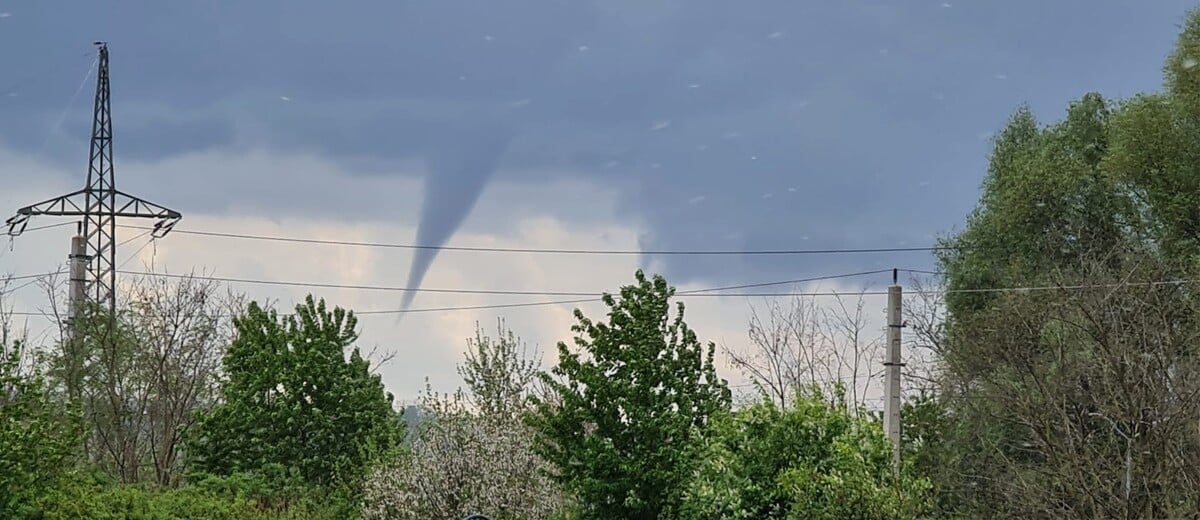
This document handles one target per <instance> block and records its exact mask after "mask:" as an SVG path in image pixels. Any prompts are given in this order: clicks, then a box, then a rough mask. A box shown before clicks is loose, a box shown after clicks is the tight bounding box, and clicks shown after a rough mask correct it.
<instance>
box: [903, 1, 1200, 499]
mask: <svg viewBox="0 0 1200 520" xmlns="http://www.w3.org/2000/svg"><path fill="white" fill-rule="evenodd" d="M1197 49H1200V14H1198V13H1192V14H1191V15H1190V16H1189V18H1188V22H1187V23H1186V24H1185V29H1184V32H1183V34H1182V35H1181V36H1180V38H1179V44H1178V46H1177V49H1176V51H1175V53H1174V54H1173V55H1172V56H1171V57H1170V58H1169V59H1168V62H1167V67H1166V73H1167V74H1166V76H1167V78H1166V79H1167V90H1166V92H1164V93H1162V94H1153V95H1144V96H1139V97H1136V98H1134V99H1132V100H1130V101H1128V102H1125V103H1123V104H1121V105H1119V106H1116V107H1114V106H1113V105H1112V104H1110V103H1108V102H1107V101H1105V100H1103V99H1102V98H1101V97H1100V96H1098V95H1095V94H1089V95H1087V96H1084V97H1083V98H1082V99H1080V100H1079V101H1078V102H1076V103H1073V104H1072V105H1071V106H1070V107H1069V109H1068V111H1067V116H1066V118H1065V119H1064V120H1063V121H1061V122H1059V123H1056V124H1054V125H1050V126H1044V127H1043V126H1040V125H1038V124H1037V123H1036V121H1034V119H1033V117H1032V114H1030V113H1029V111H1028V110H1027V109H1022V110H1021V111H1019V112H1018V113H1017V115H1016V116H1014V118H1013V120H1012V121H1011V122H1010V124H1009V125H1008V127H1007V128H1006V129H1005V131H1004V132H1002V133H1001V134H1000V136H999V137H998V139H997V141H996V147H995V150H994V152H993V155H992V157H991V163H990V167H989V171H988V176H987V179H986V180H985V182H984V186H983V194H982V196H981V199H980V202H979V206H978V208H977V209H976V210H975V212H974V213H973V214H972V215H971V217H970V218H969V219H968V222H967V226H966V228H965V229H964V230H963V232H962V233H960V234H958V235H957V236H955V237H953V238H951V239H950V240H948V243H947V245H949V246H951V247H950V248H949V249H947V250H945V251H944V252H943V253H942V255H941V258H940V262H941V264H942V267H943V269H944V271H945V272H946V284H947V288H948V289H950V292H949V293H948V294H947V298H946V304H947V319H948V321H947V326H946V328H945V329H944V332H945V336H944V343H943V344H942V353H943V355H944V358H943V361H944V366H943V370H942V373H943V380H942V381H941V383H942V385H941V388H940V390H941V395H940V396H939V402H940V404H942V405H944V406H945V407H946V409H945V410H944V412H945V413H944V415H941V418H942V419H948V420H950V421H952V424H950V425H945V424H943V426H942V427H939V428H938V429H936V430H935V431H936V432H937V433H938V434H939V435H940V436H941V438H942V439H943V441H942V442H943V447H944V448H945V449H944V451H940V452H938V453H937V456H936V457H935V456H930V457H929V458H926V459H925V462H926V463H927V464H940V465H943V466H944V467H943V468H941V469H939V470H937V471H934V472H932V473H931V475H933V476H934V478H937V479H938V485H939V487H941V488H943V489H951V490H954V495H956V498H957V500H942V501H941V503H942V506H943V508H944V511H943V512H944V513H945V514H946V516H953V515H961V516H965V517H978V516H989V517H1002V518H1010V517H1019V518H1028V517H1064V516H1071V517H1087V518H1092V517H1105V518H1142V517H1153V518H1163V517H1180V516H1186V515H1190V514H1193V513H1194V511H1195V509H1196V507H1197V504H1198V502H1197V496H1196V494H1195V486H1194V484H1193V483H1194V482H1195V481H1196V480H1197V478H1200V475H1198V474H1197V472H1196V469H1195V468H1196V467H1198V466H1200V460H1196V459H1195V457H1194V455H1193V454H1195V453H1197V447H1198V446H1197V442H1198V441H1197V440H1196V437H1195V432H1194V429H1195V424H1196V422H1197V421H1200V404H1198V403H1197V401H1196V399H1195V396H1196V395H1198V394H1200V387H1198V386H1197V384H1196V383H1195V382H1194V381H1195V379H1196V378H1195V376H1194V375H1191V374H1195V373H1196V372H1197V371H1200V365H1198V364H1197V362H1196V361H1195V360H1196V356H1195V354H1196V351H1195V348H1194V346H1192V343H1193V338H1194V337H1195V335H1196V334H1198V332H1197V331H1198V330H1200V326H1198V323H1197V320H1196V318H1195V317H1196V315H1197V312H1198V311H1200V308H1198V307H1197V303H1200V302H1198V301H1197V300H1196V299H1195V293H1194V291H1192V290H1191V289H1190V288H1189V287H1187V286H1186V285H1182V284H1171V283H1163V282H1164V281H1170V280H1179V279H1190V278H1194V277H1195V273H1196V270H1197V265H1198V264H1197V259H1200V255H1198V253H1200V240H1198V239H1200V213H1197V211H1198V210H1197V208H1198V207H1200V182H1198V181H1197V180H1196V179H1197V176H1196V174H1195V172H1196V171H1197V170H1198V168H1200V163H1198V162H1197V158H1198V157H1200V154H1198V153H1197V152H1200V150H1197V148H1196V146H1197V144H1196V143H1197V140H1196V137H1200V133H1198V131H1197V129H1198V128H1200V124H1198V123H1200V110H1198V109H1200V89H1198V88H1197V85H1200V68H1197V63H1200V62H1198V61H1197V60H1198V59H1200V54H1197ZM1019 286H1043V287H1058V289H1055V290H1043V291H1036V292H1033V291H1031V292H1013V291H994V292H979V291H974V290H973V289H987V288H1001V287H1019ZM962 289H972V290H965V291H964V290H962ZM931 438H933V436H931ZM928 453H934V452H928ZM939 475H940V476H939ZM943 498H945V495H943ZM951 502H956V503H951Z"/></svg>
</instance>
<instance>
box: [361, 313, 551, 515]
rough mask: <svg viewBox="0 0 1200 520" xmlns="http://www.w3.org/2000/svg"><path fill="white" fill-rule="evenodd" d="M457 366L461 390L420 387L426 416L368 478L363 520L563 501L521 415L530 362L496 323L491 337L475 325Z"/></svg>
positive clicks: (541, 508)
mask: <svg viewBox="0 0 1200 520" xmlns="http://www.w3.org/2000/svg"><path fill="white" fill-rule="evenodd" d="M468 344H469V347H470V349H469V351H468V353H467V356H466V360H465V363H464V364H463V365H461V366H460V367H459V372H460V373H461V374H462V376H463V380H464V381H466V383H467V388H468V391H467V392H462V391H459V392H456V393H455V394H453V395H449V396H445V395H443V396H438V395H436V394H434V393H433V392H432V390H429V389H427V390H426V394H425V397H424V398H423V399H422V406H421V407H422V409H423V410H424V411H425V412H426V413H428V414H429V417H428V418H423V419H422V422H421V423H420V424H419V425H418V426H417V428H416V431H415V432H414V433H413V436H412V438H411V443H410V446H409V449H408V450H407V451H406V452H404V453H401V454H400V455H398V456H397V457H396V458H395V459H394V460H392V461H390V462H389V463H388V464H386V465H384V466H382V467H380V468H378V469H377V470H376V471H375V472H374V473H373V474H372V475H371V477H370V479H369V480H368V482H367V485H366V489H365V494H364V498H363V517H364V518H367V519H375V518H380V519H383V518H387V519H414V520H415V519H422V520H423V519H428V518H463V517H465V516H467V515H469V514H472V513H481V514H485V515H487V516H488V517H489V518H493V519H503V518H520V519H536V518H548V517H551V516H552V515H554V514H555V513H557V512H558V511H559V510H560V509H562V507H563V506H564V502H565V501H564V498H563V494H562V493H561V491H560V490H559V489H558V487H557V485H556V484H555V483H554V482H552V481H551V479H550V477H549V476H548V474H547V473H546V470H547V469H548V466H547V465H546V462H545V461H544V460H543V459H542V458H541V457H539V456H538V455H537V454H536V453H535V452H534V450H533V433H532V431H531V430H530V429H529V427H528V426H526V425H525V424H524V423H523V421H522V418H521V415H522V412H523V410H524V409H525V402H526V400H525V395H527V393H528V391H529V385H531V383H532V382H533V378H532V374H535V373H536V368H537V361H536V360H534V359H531V358H530V356H528V354H527V353H526V351H525V350H524V349H521V350H520V351H518V350H517V346H518V345H520V341H519V339H518V338H516V337H515V336H514V335H513V334H512V332H511V331H506V330H505V329H504V325H503V323H501V325H500V334H499V336H498V337H497V338H496V339H492V338H489V337H487V336H485V335H483V334H482V332H481V331H478V330H477V333H476V338H475V340H474V341H470V342H468Z"/></svg>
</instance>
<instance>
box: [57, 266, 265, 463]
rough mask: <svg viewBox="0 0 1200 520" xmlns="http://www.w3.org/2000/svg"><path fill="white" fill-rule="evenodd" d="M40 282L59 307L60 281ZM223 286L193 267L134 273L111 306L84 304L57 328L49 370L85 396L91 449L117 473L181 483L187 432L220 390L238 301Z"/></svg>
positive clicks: (80, 399)
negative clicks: (178, 273) (163, 273)
mask: <svg viewBox="0 0 1200 520" xmlns="http://www.w3.org/2000/svg"><path fill="white" fill-rule="evenodd" d="M46 286H47V293H48V295H49V296H50V298H51V306H50V309H51V310H50V314H51V315H52V316H62V312H60V309H61V306H60V305H58V301H59V300H58V299H57V298H55V296H56V295H57V292H58V291H56V290H54V286H53V285H51V284H47V285H46ZM219 289H220V288H219V287H218V285H217V284H216V283H215V282H212V281H210V280H204V279H200V278H195V277H192V276H186V277H182V278H167V277H144V278H139V279H136V280H135V281H134V282H132V283H130V284H127V285H126V286H125V287H124V290H123V291H122V292H121V293H120V294H119V295H118V296H119V298H120V312H119V314H118V315H117V316H111V315H109V314H108V312H107V310H106V309H97V308H95V307H89V308H88V311H87V312H86V313H85V315H84V316H82V317H81V318H80V319H79V320H78V322H77V323H74V324H73V325H72V330H71V332H70V334H68V333H67V331H65V330H64V331H63V332H62V333H61V334H62V336H61V337H62V339H61V340H60V342H59V348H58V351H57V352H56V359H55V365H56V368H57V370H56V372H55V373H56V374H57V375H58V377H59V379H60V380H61V382H62V384H63V386H64V387H65V388H66V389H67V393H68V395H70V396H71V397H72V399H74V400H77V401H78V402H80V403H81V404H82V405H83V408H84V412H85V418H86V420H87V422H88V424H89V425H90V432H91V433H90V435H89V436H88V439H87V442H86V446H87V452H88V453H89V455H90V458H91V459H92V460H93V462H96V463H98V464H100V466H101V467H103V468H107V469H108V470H109V471H110V472H111V473H112V474H113V475H114V476H115V477H117V478H118V479H120V480H121V481H123V482H139V481H144V480H151V481H153V482H155V483H156V484H158V485H161V486H173V485H175V484H177V483H178V480H179V476H180V474H181V472H182V469H183V467H182V448H183V443H182V439H183V436H184V435H185V434H186V432H187V430H188V428H190V427H191V425H192V424H193V422H194V418H195V414H196V412H197V411H198V410H200V409H203V408H206V407H208V406H211V405H212V404H213V403H214V402H215V400H216V399H217V390H218V380H217V377H218V372H219V370H220V367H221V357H222V355H223V353H224V348H225V346H226V345H228V343H229V341H230V339H231V338H232V336H233V333H234V328H233V325H232V319H231V317H232V316H234V315H236V314H237V310H239V309H240V307H239V305H240V303H241V298H240V297H239V296H237V295H234V294H232V293H227V294H226V295H225V296H224V297H222V295H221V294H220V291H219ZM61 321H63V320H60V322H61Z"/></svg>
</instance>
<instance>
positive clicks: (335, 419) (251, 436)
mask: <svg viewBox="0 0 1200 520" xmlns="http://www.w3.org/2000/svg"><path fill="white" fill-rule="evenodd" d="M356 325H357V320H356V319H355V318H354V314H353V313H352V312H347V311H345V310H343V309H341V308H340V307H337V308H334V309H333V310H332V311H331V310H328V309H327V308H326V306H325V301H324V300H321V301H319V302H317V301H314V299H313V297H312V296H311V295H310V296H308V297H307V298H306V299H305V302H304V303H303V304H300V305H297V306H296V312H295V314H293V315H288V316H282V317H281V316H279V315H278V314H277V313H276V312H275V311H274V310H270V311H268V310H265V309H263V308H262V307H261V306H259V305H258V304H257V303H251V304H250V305H249V307H248V308H247V309H246V312H245V313H244V314H243V315H242V316H241V317H239V318H237V319H236V320H235V327H236V330H237V337H236V339H234V341H233V343H232V344H230V346H229V348H228V350H227V351H226V353H225V357H224V360H223V367H224V376H225V379H224V380H223V381H222V385H221V394H222V401H221V403H220V404H218V405H217V406H216V407H214V408H213V409H211V410H209V411H207V412H205V413H204V414H202V416H201V418H200V420H199V422H198V424H197V425H196V426H195V428H194V429H193V432H192V433H193V435H191V437H190V443H189V444H190V446H189V447H190V450H189V452H190V455H191V456H192V457H193V469H194V470H197V471H200V472H207V473H211V474H215V475H219V476H226V475H231V474H235V473H240V472H248V473H256V472H262V471H265V470H267V469H268V468H271V467H282V468H284V469H285V470H286V473H287V474H288V475H291V476H294V477H298V478H300V479H301V480H302V481H303V482H304V483H306V484H311V485H324V486H327V485H335V484H342V483H349V484H354V483H356V482H358V481H359V480H360V479H361V477H362V476H363V475H364V474H365V471H366V469H367V467H368V465H369V464H370V463H372V462H373V461H375V460H376V459H377V458H378V457H379V456H380V455H381V454H382V453H384V452H386V451H387V450H389V449H391V448H392V447H393V446H395V445H396V443H397V442H398V440H399V438H400V433H401V428H402V426H401V424H402V423H401V421H400V419H399V417H398V414H397V413H396V412H395V411H394V410H393V409H392V396H391V394H389V393H387V392H385V391H384V387H383V383H382V382H381V381H380V378H379V376H378V375H376V374H373V373H372V372H371V370H370V366H369V363H368V362H367V361H366V360H365V359H363V357H362V356H361V355H360V353H359V350H358V348H357V347H353V343H354V341H355V340H356V339H357V338H358V333H357V331H356V330H355V327H356ZM347 350H349V356H348V357H347Z"/></svg>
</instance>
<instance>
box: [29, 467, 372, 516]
mask: <svg viewBox="0 0 1200 520" xmlns="http://www.w3.org/2000/svg"><path fill="white" fill-rule="evenodd" d="M269 486H270V484H269V483H267V482H265V481H264V480H263V479H262V478H261V477H257V476H247V475H237V476H234V477H231V478H227V479H216V478H210V479H206V480H205V481H204V482H201V483H198V484H197V485H191V486H185V487H182V488H178V489H152V488H144V487H139V486H134V485H116V484H113V483H111V482H106V481H103V480H98V479H94V478H91V479H89V478H78V479H74V480H71V481H67V482H64V483H63V484H62V485H60V486H57V487H55V488H53V489H50V490H48V492H47V493H45V494H44V495H42V496H41V497H39V500H38V507H37V515H33V516H32V517H35V518H44V519H47V520H51V519H64V520H66V519H76V518H94V519H99V520H105V519H113V520H116V519H146V520H151V519H153V520H175V519H178V520H184V519H193V518H205V519H216V520H224V519H229V520H242V519H246V520H301V519H317V520H323V519H328V520H334V519H338V520H340V519H346V518H355V517H356V513H355V511H354V509H353V507H351V506H350V505H349V502H348V501H346V500H344V499H342V500H338V499H337V498H336V497H329V496H327V495H326V494H325V493H323V492H321V491H319V490H307V492H281V491H278V490H275V489H270V487H269Z"/></svg>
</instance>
